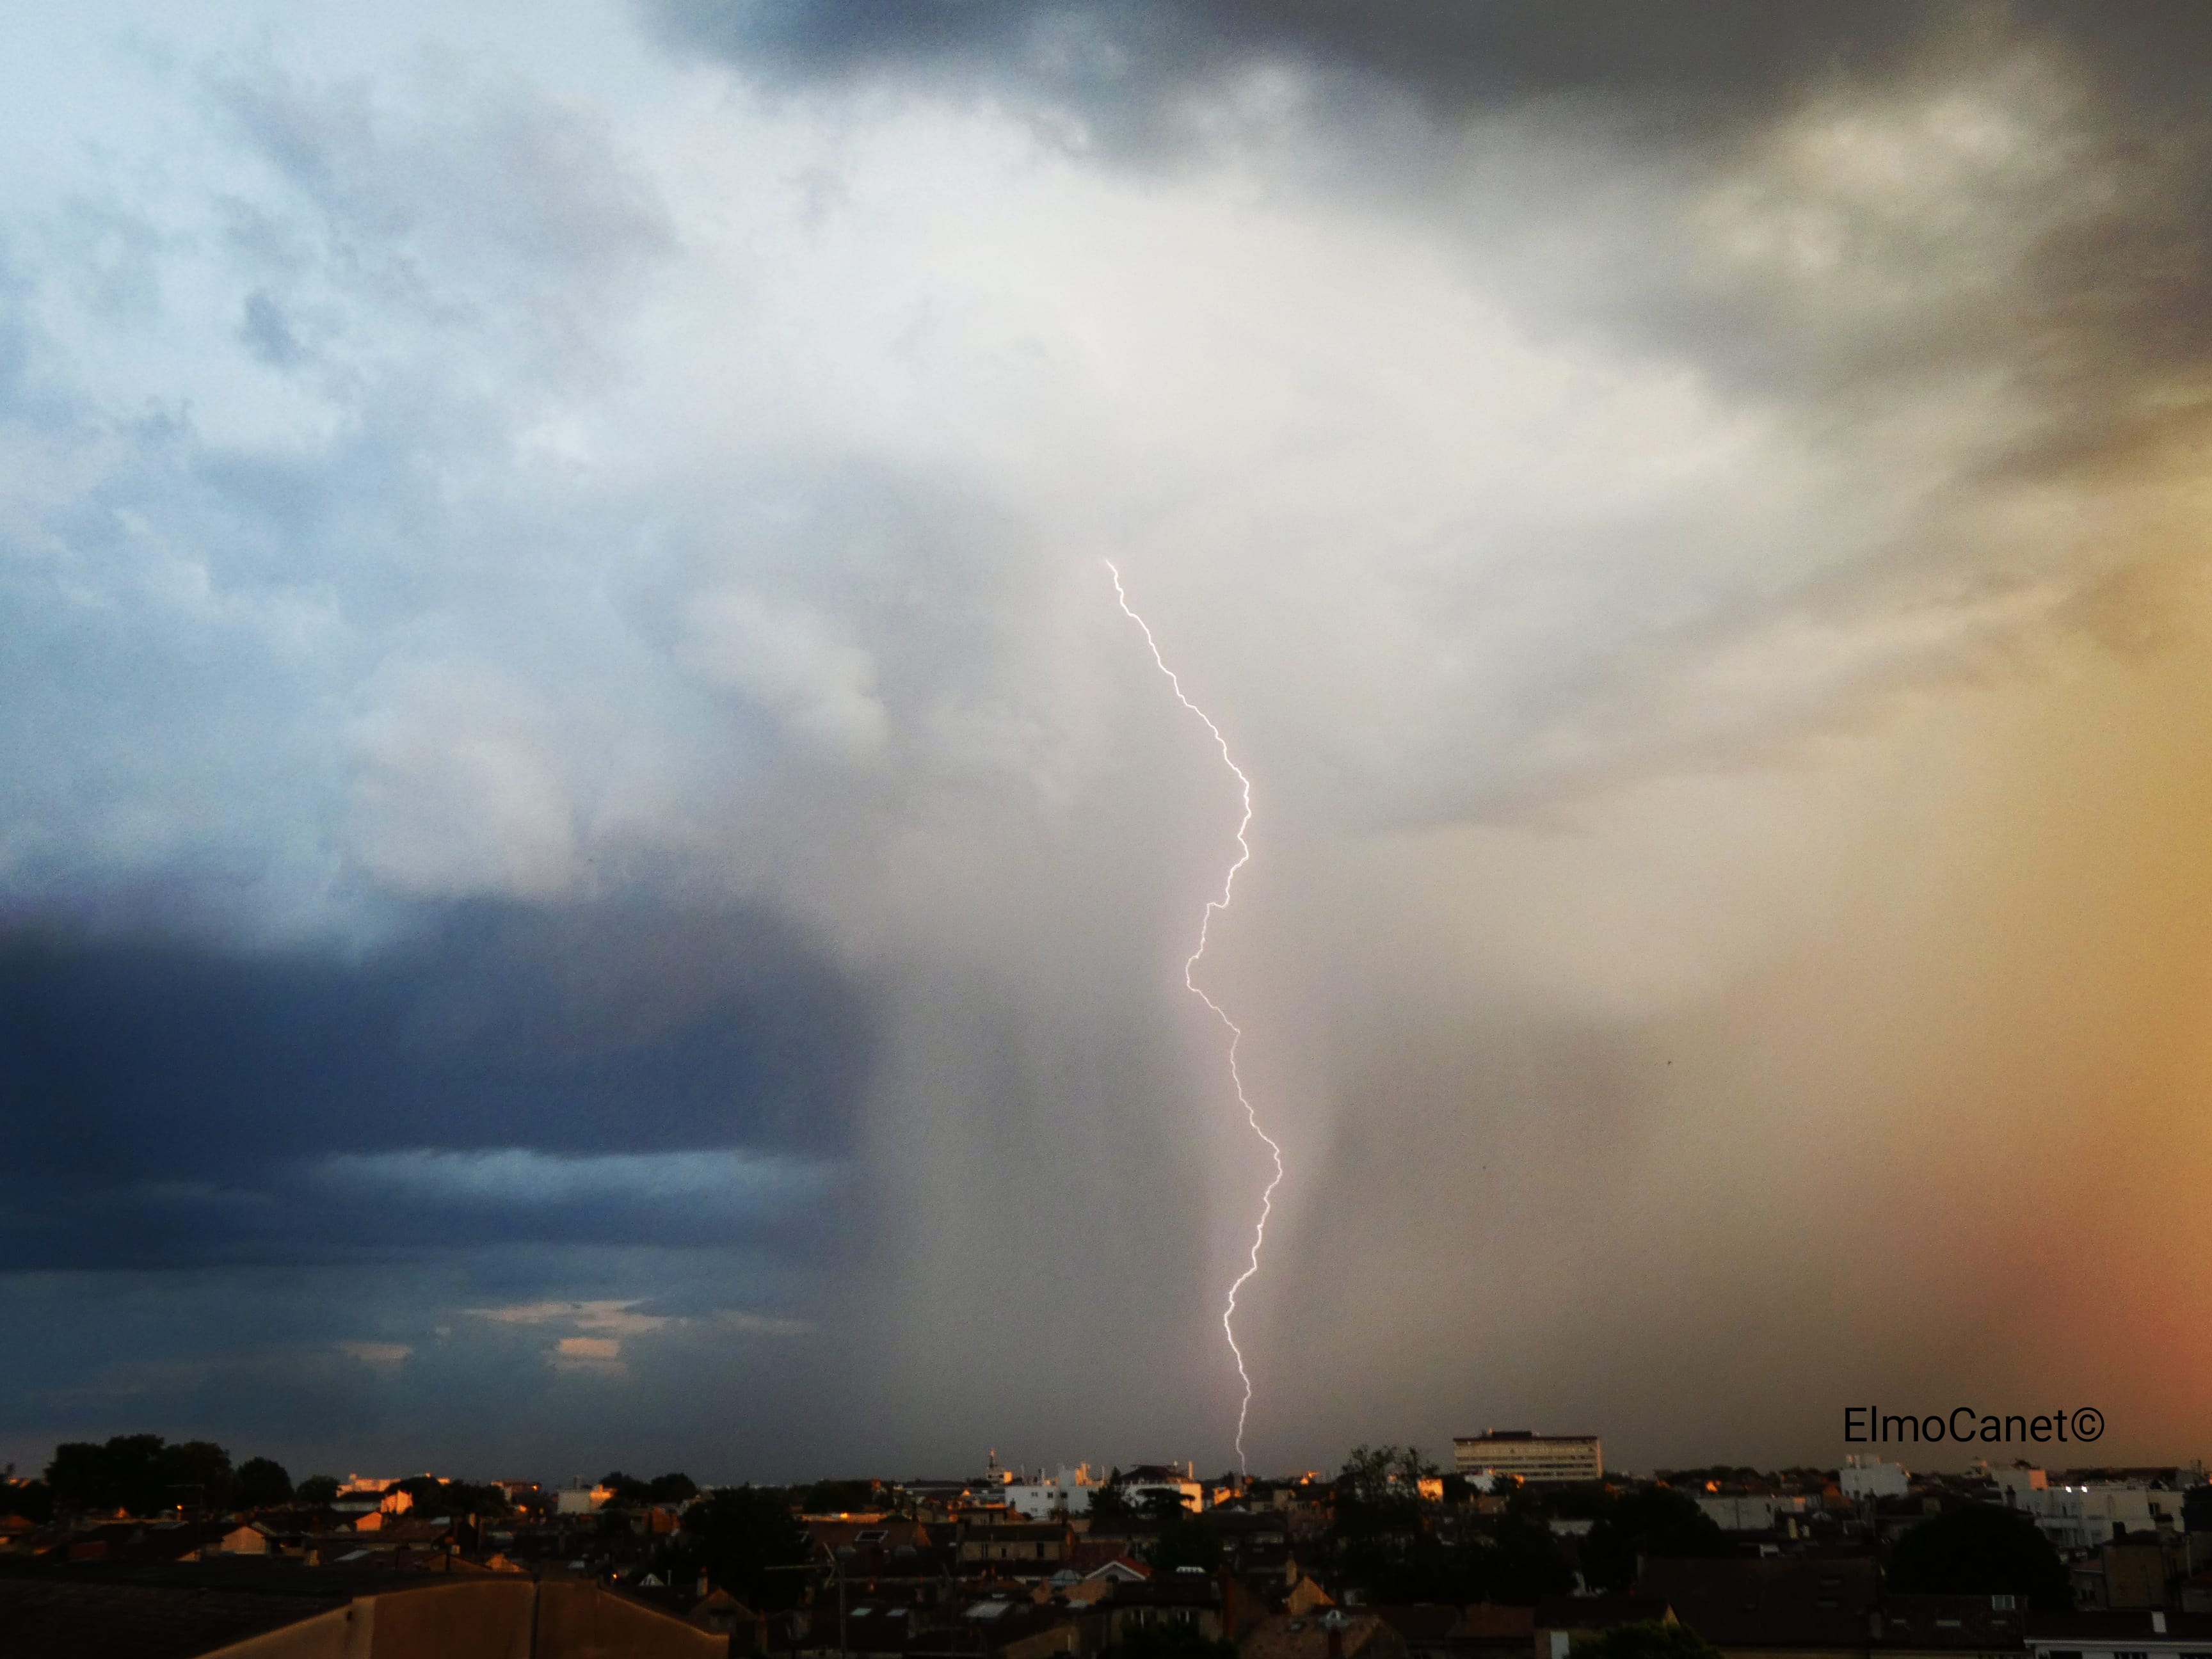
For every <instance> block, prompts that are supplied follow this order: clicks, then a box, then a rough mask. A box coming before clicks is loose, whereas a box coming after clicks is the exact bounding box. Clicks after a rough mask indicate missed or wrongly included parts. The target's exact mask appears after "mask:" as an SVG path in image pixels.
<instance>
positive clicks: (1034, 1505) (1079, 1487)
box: [994, 1463, 1100, 1521]
mask: <svg viewBox="0 0 2212 1659" xmlns="http://www.w3.org/2000/svg"><path fill="white" fill-rule="evenodd" d="M1099 1484H1100V1483H1099V1482H1098V1481H1096V1480H1092V1479H1091V1465H1089V1464H1088V1463H1078V1464H1077V1465H1076V1466H1075V1467H1074V1468H1072V1469H1071V1468H1068V1467H1067V1465H1066V1464H1065V1463H1063V1464H1061V1465H1060V1473H1059V1474H1054V1475H1044V1474H1040V1475H1038V1476H1036V1478H1035V1479H1034V1480H1009V1481H1008V1482H1006V1486H1005V1488H1004V1489H1003V1490H1004V1493H1005V1497H1006V1506H1007V1507H1008V1508H1009V1509H1011V1510H1013V1511H1014V1512H1015V1513H1016V1514H1017V1515H1019V1516H1022V1517H1023V1518H1024V1519H1025V1520H1030V1521H1049V1520H1050V1519H1052V1517H1053V1516H1055V1515H1088V1514H1090V1513H1091V1493H1092V1492H1094V1491H1096V1490H1097V1487H1098V1486H1099ZM996 1495H997V1494H995V1493H994V1496H996Z"/></svg>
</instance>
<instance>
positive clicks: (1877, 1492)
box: [1836, 1454, 1912, 1503]
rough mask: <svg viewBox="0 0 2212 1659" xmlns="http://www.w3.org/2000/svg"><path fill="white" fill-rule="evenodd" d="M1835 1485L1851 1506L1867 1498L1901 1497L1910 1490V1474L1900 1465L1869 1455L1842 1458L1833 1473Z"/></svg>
mask: <svg viewBox="0 0 2212 1659" xmlns="http://www.w3.org/2000/svg"><path fill="white" fill-rule="evenodd" d="M1836 1486H1837V1488H1838V1490H1839V1491H1840V1492H1842V1493H1843V1494H1844V1497H1846V1498H1850V1499H1851V1500H1852V1501H1853V1502H1854V1503H1856V1502H1857V1501H1859V1500H1860V1499H1863V1498H1902V1497H1904V1496H1905V1494H1906V1493H1907V1492H1911V1490H1912V1474H1911V1471H1910V1470H1908V1469H1907V1468H1905V1465H1904V1464H1902V1463H1890V1462H1884V1461H1883V1460H1882V1459H1881V1458H1879V1457H1875V1456H1874V1455H1871V1454H1869V1455H1867V1456H1865V1457H1860V1456H1857V1455H1853V1456H1850V1457H1846V1458H1845V1459H1844V1467H1843V1468H1840V1469H1838V1470H1837V1471H1836Z"/></svg>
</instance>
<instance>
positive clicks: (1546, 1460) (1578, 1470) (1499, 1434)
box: [1452, 1429, 1605, 1480]
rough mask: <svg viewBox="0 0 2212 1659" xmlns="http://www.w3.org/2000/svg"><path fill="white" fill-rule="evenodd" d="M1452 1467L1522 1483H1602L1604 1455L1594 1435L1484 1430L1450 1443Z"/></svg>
mask: <svg viewBox="0 0 2212 1659" xmlns="http://www.w3.org/2000/svg"><path fill="white" fill-rule="evenodd" d="M1452 1467H1453V1468H1454V1469H1455V1471H1457V1472H1458V1473H1459V1474H1464V1475H1469V1476H1479V1475H1481V1474H1511V1475H1517V1476H1519V1477H1520V1478H1521V1479H1522V1480H1603V1479H1604V1478H1605V1455H1604V1453H1603V1451H1602V1450H1601V1449H1600V1448H1599V1445H1598V1438H1597V1437H1596V1436H1595V1435H1594V1434H1538V1433H1536V1432H1535V1431H1533V1430H1529V1429H1486V1430H1485V1431H1483V1432H1482V1433H1480V1434H1470V1435H1459V1436H1455V1437H1454V1438H1453V1440H1452Z"/></svg>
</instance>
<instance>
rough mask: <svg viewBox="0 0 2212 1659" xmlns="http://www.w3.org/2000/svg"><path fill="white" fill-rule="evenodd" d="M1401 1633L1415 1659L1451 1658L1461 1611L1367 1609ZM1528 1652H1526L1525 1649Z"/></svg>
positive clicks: (1433, 1607)
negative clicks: (1453, 1635) (1453, 1638)
mask: <svg viewBox="0 0 2212 1659" xmlns="http://www.w3.org/2000/svg"><path fill="white" fill-rule="evenodd" d="M1360 1611H1361V1612H1363V1613H1373V1614H1374V1615H1375V1616H1376V1618H1377V1619H1380V1620H1382V1621H1383V1623H1384V1624H1386V1625H1388V1626H1389V1627H1390V1628H1391V1629H1392V1630H1394V1631H1395V1632H1398V1639H1399V1640H1400V1641H1401V1642H1403V1643H1404V1644H1406V1651H1407V1654H1408V1655H1409V1656H1411V1659H1447V1656H1448V1655H1451V1654H1455V1653H1456V1652H1457V1651H1458V1649H1457V1648H1456V1647H1455V1646H1454V1645H1453V1643H1452V1632H1454V1631H1455V1630H1456V1629H1458V1628H1459V1626H1460V1623H1461V1613H1460V1610H1459V1609H1458V1608H1457V1607H1449V1606H1437V1605H1435V1604H1433V1603H1431V1604H1428V1605H1424V1606H1419V1607H1363V1608H1361V1609H1360ZM1523 1651H1524V1652H1525V1651H1526V1649H1525V1648H1524V1649H1523Z"/></svg>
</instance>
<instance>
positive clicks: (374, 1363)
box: [337, 1342, 415, 1370]
mask: <svg viewBox="0 0 2212 1659" xmlns="http://www.w3.org/2000/svg"><path fill="white" fill-rule="evenodd" d="M337 1351H338V1352H340V1353H342V1354H343V1355H345V1357H346V1358H349V1359H357V1360H359V1361H360V1362H361V1363H362V1364H364V1365H367V1366H368V1367H369V1368H370V1369H371V1370H397V1369H398V1367H399V1366H401V1365H402V1364H405V1363H406V1362H407V1361H408V1360H410V1359H411V1358H414V1357H415V1350H414V1349H413V1348H411V1347H410V1346H408V1345H407V1344H406V1343H404V1342H341V1343H339V1344H337Z"/></svg>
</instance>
